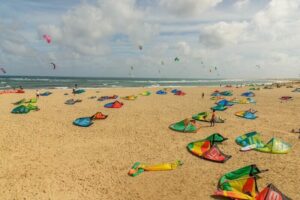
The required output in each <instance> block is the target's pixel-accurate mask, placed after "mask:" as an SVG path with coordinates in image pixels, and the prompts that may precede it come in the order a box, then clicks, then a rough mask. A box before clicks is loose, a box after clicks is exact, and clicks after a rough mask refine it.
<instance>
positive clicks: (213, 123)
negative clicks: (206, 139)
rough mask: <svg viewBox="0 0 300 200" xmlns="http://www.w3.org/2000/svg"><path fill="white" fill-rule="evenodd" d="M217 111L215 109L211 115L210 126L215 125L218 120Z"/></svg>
mask: <svg viewBox="0 0 300 200" xmlns="http://www.w3.org/2000/svg"><path fill="white" fill-rule="evenodd" d="M215 112H216V111H215V110H213V112H212V115H211V119H210V126H211V127H213V126H215V121H216V113H215Z"/></svg>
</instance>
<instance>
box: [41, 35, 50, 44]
mask: <svg viewBox="0 0 300 200" xmlns="http://www.w3.org/2000/svg"><path fill="white" fill-rule="evenodd" d="M43 38H44V40H46V42H47V43H48V44H49V43H51V40H52V39H51V37H50V35H43Z"/></svg>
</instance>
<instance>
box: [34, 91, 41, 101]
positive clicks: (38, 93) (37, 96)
mask: <svg viewBox="0 0 300 200" xmlns="http://www.w3.org/2000/svg"><path fill="white" fill-rule="evenodd" d="M35 96H36V98H37V99H38V98H39V97H40V91H39V90H36V92H35Z"/></svg>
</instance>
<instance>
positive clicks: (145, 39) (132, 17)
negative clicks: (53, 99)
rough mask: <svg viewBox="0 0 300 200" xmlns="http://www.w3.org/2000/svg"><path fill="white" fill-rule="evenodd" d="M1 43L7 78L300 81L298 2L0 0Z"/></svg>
mask: <svg viewBox="0 0 300 200" xmlns="http://www.w3.org/2000/svg"><path fill="white" fill-rule="evenodd" d="M44 34H47V35H49V36H51V38H52V41H51V43H50V44H48V43H47V42H46V41H45V40H44V39H43V35H44ZM0 41H1V42H0V67H3V68H5V70H6V71H7V75H41V76H84V77H89V76H92V77H153V78H300V57H299V55H300V48H299V47H300V0H115V1H112V0H63V1H62V0H51V1H49V0H48V1H46V0H0ZM139 47H142V49H140V48H139ZM176 57H177V58H179V61H175V60H174V59H175V58H176ZM51 62H53V63H55V64H56V66H57V67H56V69H55V70H53V69H52V66H51V64H50V63H51Z"/></svg>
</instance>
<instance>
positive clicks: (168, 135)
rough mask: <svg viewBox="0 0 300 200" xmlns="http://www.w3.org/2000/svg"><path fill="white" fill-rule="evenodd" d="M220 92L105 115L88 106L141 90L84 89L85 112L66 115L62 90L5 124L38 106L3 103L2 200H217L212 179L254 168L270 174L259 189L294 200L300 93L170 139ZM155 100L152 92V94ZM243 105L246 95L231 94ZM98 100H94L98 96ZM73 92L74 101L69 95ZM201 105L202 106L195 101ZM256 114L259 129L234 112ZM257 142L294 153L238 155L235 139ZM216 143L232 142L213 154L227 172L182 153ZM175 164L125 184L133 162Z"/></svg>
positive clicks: (269, 98)
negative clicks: (218, 138) (286, 146)
mask: <svg viewBox="0 0 300 200" xmlns="http://www.w3.org/2000/svg"><path fill="white" fill-rule="evenodd" d="M214 89H217V88H212V87H206V88H204V87H201V88H200V87H194V88H183V90H184V91H185V92H186V93H187V95H186V96H174V95H173V94H168V95H165V96H159V95H156V94H152V95H151V96H148V97H143V96H139V97H138V99H137V100H136V101H126V100H122V101H123V102H124V104H125V105H124V106H123V107H122V108H121V109H107V108H104V107H103V105H104V104H105V103H107V102H108V101H105V102H99V101H96V99H92V100H91V99H88V97H89V96H94V95H96V96H101V95H113V94H117V95H120V96H122V95H131V94H138V93H140V92H142V91H144V90H145V89H143V88H128V89H125V88H123V89H90V90H88V91H87V92H86V93H84V94H80V95H77V96H76V98H80V99H82V100H83V102H82V103H78V104H75V105H73V106H69V105H65V104H64V102H65V100H67V99H69V98H71V97H73V96H72V95H69V96H64V95H63V94H64V93H65V92H66V90H52V92H53V94H52V95H51V96H48V97H41V98H40V99H39V101H38V103H37V105H38V106H39V107H40V109H41V110H40V111H38V112H34V111H32V112H30V113H28V114H26V115H16V114H11V113H10V111H11V110H12V109H13V108H14V106H13V105H12V103H13V102H15V101H17V100H20V99H21V98H31V97H34V93H35V91H34V90H31V91H30V90H28V91H26V93H25V94H5V95H0V121H1V127H0V128H1V129H0V132H1V134H0V157H1V159H0V161H1V163H0V199H2V200H3V199H39V200H43V199H59V200H60V199H62V200H69V199H93V200H95V199H101V200H102V199H103V200H106V199H110V200H115V199H120V200H136V199H147V200H148V199H151V200H152V199H155V200H156V199H159V200H164V199H173V200H177V199H178V200H183V199H188V200H193V199H197V200H200V199H201V200H206V199H213V198H212V197H211V196H210V195H211V194H213V192H214V191H215V189H216V187H217V183H218V179H219V178H220V176H221V175H223V174H224V173H226V172H229V171H232V170H235V169H238V168H240V167H243V166H245V165H249V164H254V163H255V164H257V165H258V167H259V168H261V169H269V172H266V173H263V174H262V175H261V177H262V178H261V179H259V180H258V185H259V189H262V188H263V187H265V186H266V185H267V183H273V184H275V185H276V186H277V187H278V188H279V189H280V190H281V191H282V192H284V193H285V194H286V195H287V196H289V197H291V198H292V199H295V200H297V199H300V195H299V190H300V189H299V184H300V168H299V165H300V153H299V150H300V144H299V141H300V140H299V139H298V134H294V133H290V132H289V131H290V130H291V129H292V128H300V121H299V118H300V93H292V92H291V90H292V89H287V88H280V89H272V90H266V89H262V90H260V91H255V93H256V97H255V99H256V100H257V104H256V105H234V106H233V107H232V108H230V109H228V110H226V111H224V112H220V115H221V116H222V117H224V118H226V119H227V121H226V123H224V124H217V125H216V126H215V127H213V128H211V127H208V124H207V123H200V124H201V125H202V128H201V129H200V130H199V131H198V132H197V133H178V132H173V131H171V130H169V129H168V126H169V125H170V124H171V123H174V122H177V121H179V120H182V119H184V118H186V117H191V115H192V114H195V113H198V112H202V111H208V110H209V108H210V107H211V106H212V105H213V103H214V101H212V100H210V99H209V98H210V96H209V94H210V93H211V92H212V91H213V90H214ZM149 90H150V91H152V92H155V91H156V90H157V88H152V89H149ZM232 90H233V92H234V96H236V97H240V94H241V93H242V92H245V91H247V88H238V89H235V88H234V89H232ZM96 91H100V93H96ZM67 92H70V91H67ZM202 92H205V94H206V96H205V98H204V99H201V93H202ZM282 95H291V96H293V97H294V100H293V101H290V102H286V103H280V101H279V99H278V98H279V97H280V96H282ZM250 107H252V108H254V109H256V110H258V113H257V115H258V117H259V118H258V119H256V120H253V121H252V120H245V119H242V118H238V117H235V116H234V113H235V112H236V111H240V110H245V109H249V108H250ZM97 111H101V112H103V113H104V114H108V115H109V116H108V118H107V119H106V120H103V121H96V122H95V123H94V124H93V125H92V126H91V127H89V128H80V127H76V126H74V125H72V121H73V120H74V119H76V118H78V117H84V116H89V115H92V114H94V113H95V112H97ZM254 130H255V131H258V132H261V134H262V137H263V139H264V141H268V140H269V139H271V138H272V137H278V138H281V139H282V140H284V141H286V142H288V143H290V144H292V145H293V148H292V150H291V152H290V153H288V154H285V155H275V154H268V153H261V152H256V151H250V152H244V153H242V152H240V151H239V148H240V147H239V146H238V145H237V144H235V138H236V137H237V136H239V135H241V134H244V133H246V132H250V131H254ZM215 132H218V133H221V134H222V135H223V136H225V137H228V138H229V140H227V141H225V142H223V144H221V145H219V148H220V149H221V150H222V151H223V152H224V153H226V154H229V155H232V158H231V159H229V160H228V161H227V162H226V163H225V164H220V163H213V162H210V161H206V160H203V159H200V158H197V157H195V156H193V155H191V154H190V153H189V152H188V151H187V149H186V145H187V144H188V143H189V142H191V141H194V140H198V139H202V138H205V137H207V136H208V135H210V134H212V133H215ZM177 159H180V160H183V161H184V165H183V166H182V167H180V168H178V169H177V170H173V171H166V172H145V173H143V174H141V175H139V176H138V177H134V178H133V177H130V176H128V175H127V173H128V170H129V169H130V167H131V166H132V165H133V164H134V163H135V162H136V161H141V162H146V163H160V162H170V161H175V160H177Z"/></svg>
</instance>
